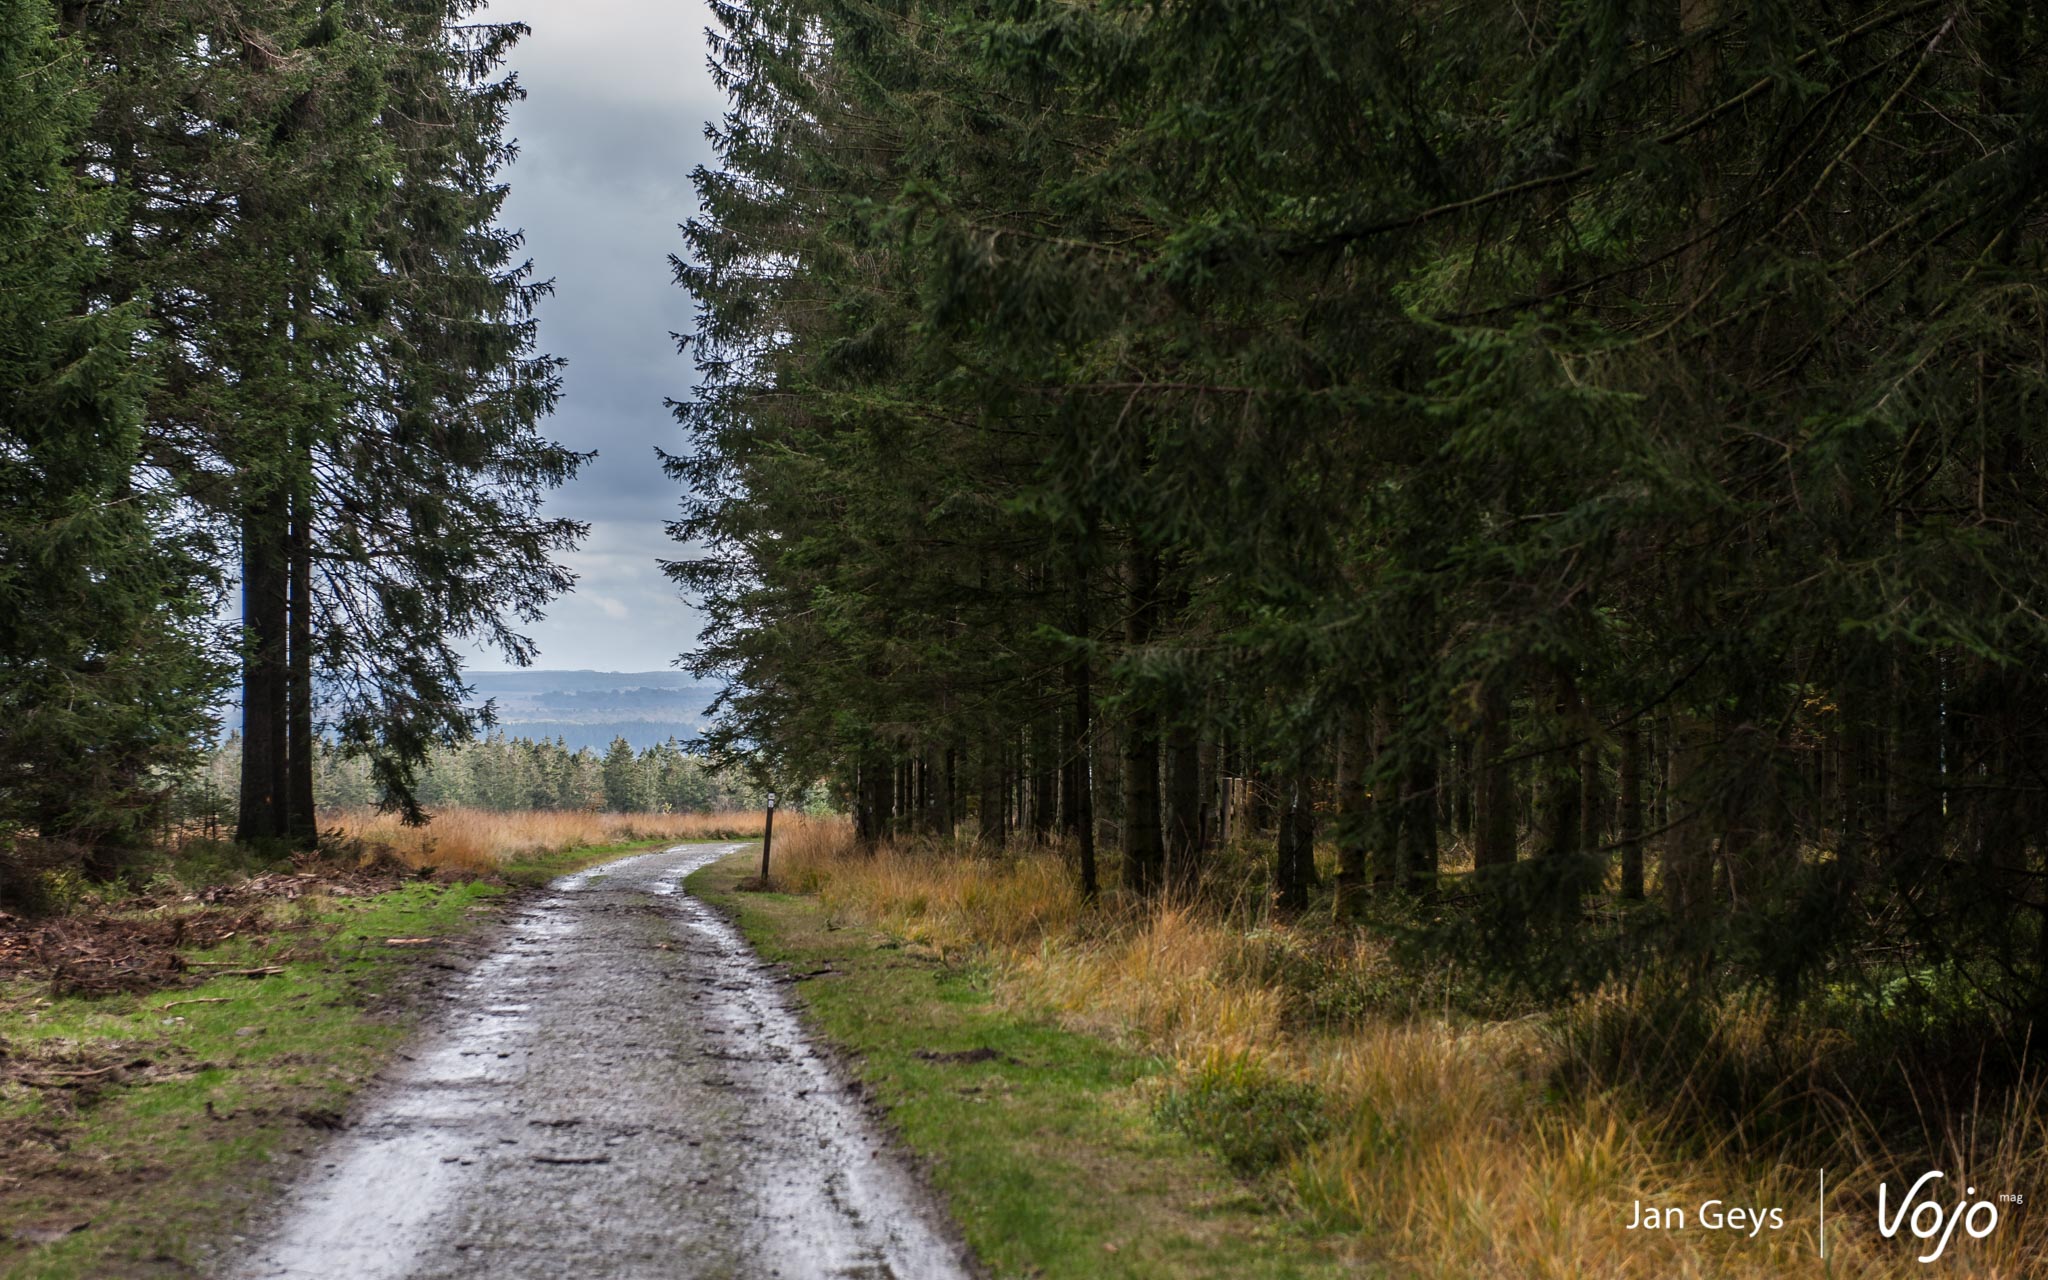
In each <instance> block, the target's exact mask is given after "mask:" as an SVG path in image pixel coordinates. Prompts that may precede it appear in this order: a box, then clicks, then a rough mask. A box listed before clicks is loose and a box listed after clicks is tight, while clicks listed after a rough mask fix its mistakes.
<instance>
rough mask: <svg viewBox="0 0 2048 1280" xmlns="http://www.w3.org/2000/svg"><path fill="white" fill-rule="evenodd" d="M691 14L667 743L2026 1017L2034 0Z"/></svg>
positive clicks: (1507, 926)
mask: <svg viewBox="0 0 2048 1280" xmlns="http://www.w3.org/2000/svg"><path fill="white" fill-rule="evenodd" d="M713 8H714V11H715V14H716V17H717V21H718V23H719V27H718V29H717V30H716V31H715V32H714V45H713V51H714V69H715V71H716V72H717V74H718V76H719V79H720V81H721V84H722V87H723V88H724V89H725V90H726V91H727V93H728V94H729V96H730V104H731V105H730V109H729V111H728V113H727V114H726V115H725V116H724V118H723V120H722V123H720V124H718V125H717V126H715V127H714V129H713V141H714V145H715V147H716V152H717V161H716V163H715V164H714V165H713V166H711V167H708V168H706V169H704V170H701V171H700V172H699V173H698V174H697V178H696V182H697V189H698V191H699V193H700V195H701V198H702V202H703V212H702V214H701V216H700V217H699V218H697V219H696V220H695V221H693V222H691V223H690V224H689V226H688V228H687V232H686V234H687V251H686V252H685V253H684V254H682V255H679V256H678V258H677V260H676V262H675V273H676V276H677V278H678V280H679V281H680V283H681V284H682V285H684V286H685V287H687V288H688V289H689V290H690V291H691V292H692V293H693V294H694V295H695V296H696V298H697V299H698V300H699V302H700V304H701V308H702V309H701V312H700V319H699V323H698V325H697V327H696V329H695V331H694V332H693V333H692V334H691V335H690V336H689V338H688V340H687V342H686V344H685V345H686V347H687V349H688V351H689V352H690V353H691V355H692V356H693V358H694V360H695V364H696V368H697V370H698V384H699V385H698V388H697V392H696V395H695V397H694V398H693V399H691V400H689V401H688V402H685V403H682V404H680V405H679V406H678V408H677V413H678V416H679V418H680V420H681V422H682V424H683V426H684V428H685V442H684V443H683V444H682V445H680V446H678V447H677V448H676V449H675V450H674V451H673V453H672V455H671V456H670V457H669V458H668V460H667V465H668V467H669V470H670V472H671V474H672V475H673V476H674V478H675V479H676V480H678V481H679V482H681V484H682V485H683V486H684V487H685V488H686V490H687V493H686V496H685V497H684V499H683V510H682V513H681V515H680V517H679V518H678V520H677V521H676V522H675V525H674V530H673V531H674V533H675V535H676V536H677V537H678V538H679V539H681V540H684V541H685V542H686V543H687V544H688V545H687V546H686V547H685V548H684V549H681V550H679V551H678V552H677V556H676V559H675V561H674V562H673V563H672V564H671V565H670V566H669V571H670V573H671V574H672V576H673V577H674V578H675V579H676V580H677V581H678V583H679V584H680V585H681V587H682V588H683V589H684V591H685V593H686V594H687V595H689V596H691V597H693V598H695V599H697V600H699V601H701V602H702V603H703V604H704V606H705V607H706V609H707V611H708V614H709V617H710V624H709V627H708V629H707V631H706V632H705V636H704V640H703V643H702V645H701V647H700V648H699V649H698V650H697V652H696V653H695V654H694V658H693V661H694V664H695V670H696V671H697V672H698V673H699V674H700V675H704V676H715V677H721V678H724V679H727V680H729V681H731V682H732V685H733V690H734V691H733V692H732V693H730V694H729V695H728V696H727V697H726V698H725V699H724V701H723V703H722V705H721V709H720V716H721V719H720V727H719V729H718V730H717V732H716V733H715V734H714V735H713V736H714V740H716V741H718V742H721V743H723V744H724V749H726V750H728V751H734V752H737V751H742V750H744V751H750V752H755V751H757V752H759V753H761V755H762V757H763V758H765V759H767V760H768V761H769V763H770V765H771V767H772V769H773V770H774V771H775V773H776V776H778V777H779V778H783V779H793V778H805V777H814V776H821V775H829V776H830V777H832V778H834V779H836V782H837V785H838V786H839V787H840V788H841V794H843V795H844V796H845V797H846V800H847V803H848V804H849V805H850V806H851V808H852V809H853V811H854V812H855V815H856V817H857V825H858V829H859V831H860V833H861V836H862V837H863V838H864V839H866V840H868V841H879V840H882V839H885V838H889V837H896V836H912V837H914V836H919V835H925V834H938V835H945V834H947V833H953V832H956V831H960V830H961V828H962V826H963V824H967V826H966V831H965V834H971V835H973V836H975V837H977V838H978V839H979V841H981V842H982V843H983V844H984V845H1000V844H1002V843H1003V842H1004V841H1006V840H1019V839H1021V840H1032V839H1041V838H1050V837H1055V836H1058V837H1061V838H1062V839H1063V840H1064V841H1065V846H1066V848H1067V849H1068V850H1069V851H1070V853H1071V858H1072V868H1073V874H1074V875H1075V876H1077V877H1078V878H1079V882H1080V885H1081V887H1082V889H1083V890H1084V892H1086V893H1087V894H1089V895H1097V894H1103V893H1107V892H1109V891H1111V890H1112V889H1114V890H1115V891H1117V892H1118V893H1120V894H1122V895H1125V896H1127V897H1137V898H1145V897H1169V896H1177V897H1182V898H1186V897H1189V896H1193V895H1198V894H1200V893H1202V892H1203V891H1204V889H1205V887H1206V886H1205V877H1208V876H1210V874H1211V872H1212V869H1213V868H1215V867H1217V866H1218V865H1221V863H1220V858H1221V854H1220V852H1219V850H1221V849H1223V848H1224V847H1225V846H1226V842H1228V841H1229V840H1230V839H1231V838H1232V837H1235V836H1237V835H1239V834H1246V835H1256V836H1258V837H1259V838H1260V839H1261V840H1263V841H1264V842H1265V843H1264V848H1265V849H1267V850H1268V854H1267V857H1266V861H1265V864H1264V866H1263V869H1262V871H1261V872H1260V876H1261V883H1263V885H1264V887H1265V891H1266V892H1268V893H1269V894H1270V898H1269V901H1270V903H1271V906H1272V908H1273V909H1275V910H1277V911H1280V912H1283V913H1287V912H1300V911H1303V910H1305V909H1307V908H1309V907H1310V906H1311V905H1316V906H1318V907H1319V908H1323V909H1328V910H1331V911H1333V912H1334V913H1335V914H1336V915H1337V916H1338V917H1340V918H1348V917H1356V916H1360V915H1365V916H1375V915H1376V916H1378V917H1380V918H1383V919H1385V920H1386V921H1388V922H1390V923H1392V924H1394V925H1396V926H1398V927H1399V928H1400V929H1402V930H1403V931H1405V933H1406V934H1407V935H1408V936H1410V938H1411V940H1413V941H1415V942H1417V943H1418V944H1419V945H1421V946H1422V947H1423V948H1424V952H1425V954H1436V955H1442V954H1444V953H1445V951H1446V950H1448V951H1450V952H1453V953H1463V954H1469V955H1473V956H1477V957H1480V958H1482V959H1483V962H1484V964H1485V966H1486V967H1488V968H1489V969H1490V970H1491V971H1493V972H1495V973H1499V974H1503V975H1506V976H1510V977H1513V978H1515V979H1517V980H1519V981H1520V982H1522V983H1523V984H1525V985H1526V986H1529V987H1533V988H1534V989H1537V990H1544V991H1562V990H1571V989H1580V990H1584V989H1590V988H1591V987H1593V986H1596V985H1598V984H1600V983H1603V982H1606V981H1609V980H1612V979H1614V978H1616V977H1638V976H1644V975H1661V976H1662V977H1663V978H1668V979H1670V980H1672V981H1673V982H1674V983H1675V984H1676V985H1679V986H1682V987H1684V988H1685V989H1688V990H1693V991H1701V990H1728V989H1740V988H1753V989H1755V990H1758V991H1760V992H1763V993H1767V994H1768V995H1770V996H1772V997H1774V998H1777V999H1780V1000H1783V1001H1797V1000H1800V999H1803V998H1806V997H1808V996H1810V995H1813V994H1815V993H1834V994H1836V995H1840V994H1842V993H1849V994H1851V995H1853V996H1854V997H1855V998H1856V999H1858V1000H1860V1001H1862V1002H1863V1004H1864V1006H1865V1007H1867V1008H1870V1009H1877V1008H1879V1007H1883V1008H1886V1009H1905V1008H1907V1007H1908V1006H1911V1007H1912V1009H1913V1010H1914V1011H1915V1012H1914V1016H1915V1017H1923V1018H1925V1019H1926V1020H1927V1024H1928V1025H1930V1026H1932V1025H1948V1022H1947V1021H1946V1020H1948V1019H1950V1018H1951V1017H1952V1016H1954V1017H1967V1018H1969V1019H1970V1020H1971V1025H1973V1026H1986V1025H1988V1026H1992V1027H1994V1028H2004V1029H2006V1030H2008V1031H2010V1032H2011V1033H2012V1035H2013V1039H2012V1040H2011V1041H2010V1043H2012V1044H2014V1045H2015V1046H2017V1045H2019V1044H2020V1043H2022V1042H2023V1038H2024V1033H2025V1030H2026V1028H2028V1027H2029V1026H2031V1025H2032V1022H2033V1019H2034V1018H2035V1017H2037V1016H2038V1015H2039V1014H2041V1013H2042V1012H2044V1011H2048V844H2044V842H2043V839H2042V830H2043V816H2044V813H2048V809H2044V805H2043V796H2044V795H2048V773H2044V770H2048V683H2044V680H2043V676H2042V674H2041V673H2042V671H2043V669H2044V666H2043V660H2044V658H2048V613H2044V609H2048V563H2044V558H2043V557H2044V555H2048V506H2044V503H2043V494H2044V492H2048V490H2044V487H2043V484H2042V478H2043V477H2042V470H2041V468H2042V464H2043V460H2044V457H2048V436H2044V434H2043V431H2044V424H2048V414H2044V408H2048V395H2044V393H2048V386H2044V380H2048V305H2044V304H2048V294H2044V292H2043V289H2042V280H2043V275H2042V270H2043V266H2044V261H2043V245H2044V239H2043V233H2044V231H2048V220H2044V211H2048V201H2044V197H2048V153H2044V150H2043V148H2044V146H2048V66H2044V60H2043V50H2044V44H2043V41H2044V39H2048V17H2044V14H2043V12H2042V11H2041V10H2040V9H2039V8H2038V7H2035V6H2028V5H2020V4H2014V3H2007V2H2005V0H1959V2H1949V0H1900V2H1898V3H1892V4H1883V5H1870V6H1863V5H1850V6H1844V5H1833V4H1822V3H1815V2H1812V0H1789V2H1783V3H1748V4H1738V3H1733V2H1732V0H1681V2H1680V3H1675V4H1674V3H1657V4H1643V3H1632V2H1628V0H1624V2H1622V3H1581V2H1579V0H1542V2H1539V3H1534V4H1515V5H1509V4H1478V5H1470V4H1467V5H1441V4H1428V3H1416V4H1407V5H1384V4H1348V3H1326V2H1323V0H1268V2H1262V3H1231V4H1199V5H1157V6H1147V5H1065V4H1048V3H1041V2H1040V0H1013V2H1005V3H997V4H994V5H958V4H951V3H946V2H945V0H910V2H908V3H900V4H884V5H879V6H877V5H872V4H842V3H838V0H764V2H763V3H758V4H746V5H741V4H733V3H719V4H714V6H713ZM1319 843H1321V844H1322V845H1323V846H1324V847H1326V848H1333V849H1334V859H1333V861H1331V862H1329V863H1328V864H1326V868H1325V869H1324V870H1322V871H1319V868H1318V864H1317V861H1316V858H1315V855H1314V851H1315V850H1316V848H1317V846H1318V844H1319ZM1231 865H1232V866H1235V865H1237V864H1236V863H1234V862H1233V863H1232V864H1231ZM1332 871H1333V874H1331V872H1332ZM1216 888H1217V889H1218V891H1219V892H1220V893H1222V894H1224V895H1229V894H1232V893H1234V892H1236V891H1237V890H1238V889H1239V888H1240V885H1238V884H1229V885H1220V886H1216ZM1880 995H1882V998H1880ZM1966 1043H1967V1042H1966Z"/></svg>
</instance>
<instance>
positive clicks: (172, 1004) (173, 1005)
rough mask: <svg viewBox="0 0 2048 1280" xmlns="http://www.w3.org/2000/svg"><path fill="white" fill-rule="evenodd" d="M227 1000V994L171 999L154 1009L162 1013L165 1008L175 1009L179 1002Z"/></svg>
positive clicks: (213, 1002)
mask: <svg viewBox="0 0 2048 1280" xmlns="http://www.w3.org/2000/svg"><path fill="white" fill-rule="evenodd" d="M228 1001H229V997H227V996H202V997H200V998H199V999H197V1000H173V1001H171V1002H170V1003H169V1004H160V1005H158V1006H157V1007H156V1011H157V1012H158V1013H162V1012H163V1011H164V1010H166V1009H175V1008H177V1007H178V1006H179V1005H181V1004H227V1003H228Z"/></svg>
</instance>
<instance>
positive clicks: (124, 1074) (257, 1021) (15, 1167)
mask: <svg viewBox="0 0 2048 1280" xmlns="http://www.w3.org/2000/svg"><path fill="white" fill-rule="evenodd" d="M503 892H504V890H503V889H502V888H500V887H497V886H493V885H487V884H477V883H457V884H450V885H438V884H428V883H419V884H413V885H408V886H406V887H403V888H400V889H397V890H394V891H391V892H388V893H382V894H378V895H376V896H374V897H367V898H311V899H301V900H299V901H297V902H293V903H280V904H277V905H275V906H273V907H271V908H270V909H269V910H270V912H271V913H272V916H273V918H274V919H275V921H276V923H277V924H278V925H279V926H280V928H279V930H278V931H277V932H275V933H270V934H268V935H266V936H263V937H260V938H257V939H243V938H237V939H233V940H230V941H228V942H227V943H225V944H223V945H221V946H217V947H215V948H213V949H211V950H209V951H204V952H198V951H193V952H187V953H185V955H186V959H187V960H188V961H189V962H190V963H192V964H193V965H194V966H195V967H199V968H202V969H218V970H222V971H226V970H232V969H263V968H268V967H271V966H281V967H282V968H283V972H282V973H280V974H275V975H270V976H261V977H246V976H219V977H215V978H212V979H211V980H208V981H205V982H203V983H202V984H200V985H198V986H193V987H182V988H172V989H166V990H158V991H152V992H147V993H139V994H116V995H106V996H95V997H83V996H62V997H56V998H52V997H51V996H50V994H49V987H48V985H47V984H46V983H41V982H34V983H31V982H28V981H26V980H22V981H17V982H14V983H11V984H7V985H5V986H0V1053H4V1054H5V1055H7V1062H6V1063H5V1065H6V1066H8V1067H10V1068H12V1070H10V1071H8V1072H7V1073H5V1077H6V1078H11V1079H13V1082H12V1083H8V1084H6V1085H4V1086H0V1150H4V1151H5V1153H6V1159H5V1161H4V1163H0V1232H4V1235H5V1238H4V1239H0V1271H4V1274H5V1275H7V1276H9V1277H22V1278H24V1280H26V1278H28V1277H35V1278H37V1280H58V1278H61V1277H118V1276H145V1275H190V1274H194V1273H195V1272H204V1271H206V1270H207V1269H208V1268H207V1254H206V1250H207V1248H208V1245H209V1243H210V1242H211V1241H213V1240H214V1239H216V1238H217V1237H218V1236H219V1235H220V1234H221V1233H222V1232H223V1231H225V1230H226V1229H228V1228H229V1227H231V1226H232V1225H233V1224H234V1223H235V1222H236V1221H237V1220H238V1219H239V1218H240V1217H241V1216H242V1215H244V1214H245V1213H246V1212H247V1211H248V1210H249V1208H250V1207H251V1206H252V1205H255V1204H257V1203H259V1202H260V1200H261V1198H262V1197H263V1196H264V1195H266V1194H267V1193H269V1192H270V1191H271V1190H272V1189H273V1186H274V1183H275V1175H276V1174H277V1173H278V1172H280V1171H281V1170H282V1169H283V1168H285V1167H288V1161H289V1157H290V1156H291V1155H292V1154H294V1153H296V1152H300V1151H303V1150H305V1149H307V1148H309V1147H310V1146H311V1145H312V1144H313V1143H314V1142H316V1141H317V1140H318V1138H319V1137H320V1136H321V1135H320V1131H321V1129H323V1128H325V1127H328V1126H331V1125H333V1124H334V1123H335V1122H336V1121H338V1119H339V1118H340V1116H341V1113H342V1110H343V1108H344V1107H345V1106H346V1105H347V1103H348V1101H349V1099H350V1097H351V1096H352V1095H353V1094H354V1093H355V1092H356V1091H357V1090H358V1089H359V1088H360V1087H361V1086H362V1085H363V1084H364V1082H365V1081H367V1080H368V1079H369V1078H370V1076H371V1075H372V1074H373V1073H374V1072H375V1071H376V1070H377V1068H378V1067H379V1066H380V1065H381V1064H382V1063H383V1062H384V1061H386V1060H387V1058H388V1056H389V1055H390V1053H391V1052H392V1050H393V1049H395V1048H396V1047H397V1045H398V1043H399V1041H400V1039H401V1038H402V1037H403V1036H404V1034H405V1033H406V1031H407V1029H408V1027H409V1026H410V1023H411V1020H412V1019H411V1014H410V1012H409V1009H410V1002H408V1001H406V1000H403V999H394V998H393V997H394V996H396V995H398V994H400V991H401V988H402V987H403V985H404V984H405V983H406V982H407V981H408V980H409V979H410V978H412V977H413V976H415V975H417V974H418V972H419V970H420V967H421V966H422V965H424V964H429V963H433V957H434V954H435V948H433V947H431V946H428V947H412V946H392V945H390V944H389V942H388V941H387V940H388V939H391V938H454V937H457V936H459V935H461V934H462V933H464V932H465V931H467V930H469V929H471V928H473V927H475V926H476V925H477V924H478V923H479V921H480V918H482V917H485V916H487V915H490V914H493V913H494V911H495V908H494V907H493V906H492V903H491V900H492V899H493V898H494V897H497V896H498V895H501V894H502V893H503ZM102 1063H106V1064H115V1065H116V1069H115V1070H113V1071H107V1072H104V1073H103V1074H100V1075H90V1074H85V1073H86V1072H90V1071H96V1070H98V1064H102ZM21 1075H28V1076H31V1077H35V1078H38V1079H41V1080H43V1081H48V1080H52V1079H55V1080H65V1081H68V1082H71V1087H63V1088H46V1087H31V1086H29V1085H27V1084H25V1083H22V1082H21V1081H20V1080H19V1079H18V1077H19V1076H21ZM275 1162H286V1163H275ZM82 1224H89V1225H82ZM73 1228H76V1229H75V1230H72V1229H73ZM67 1230H69V1231H70V1233H69V1234H62V1235H59V1234H58V1233H61V1232H65V1231H67Z"/></svg>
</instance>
